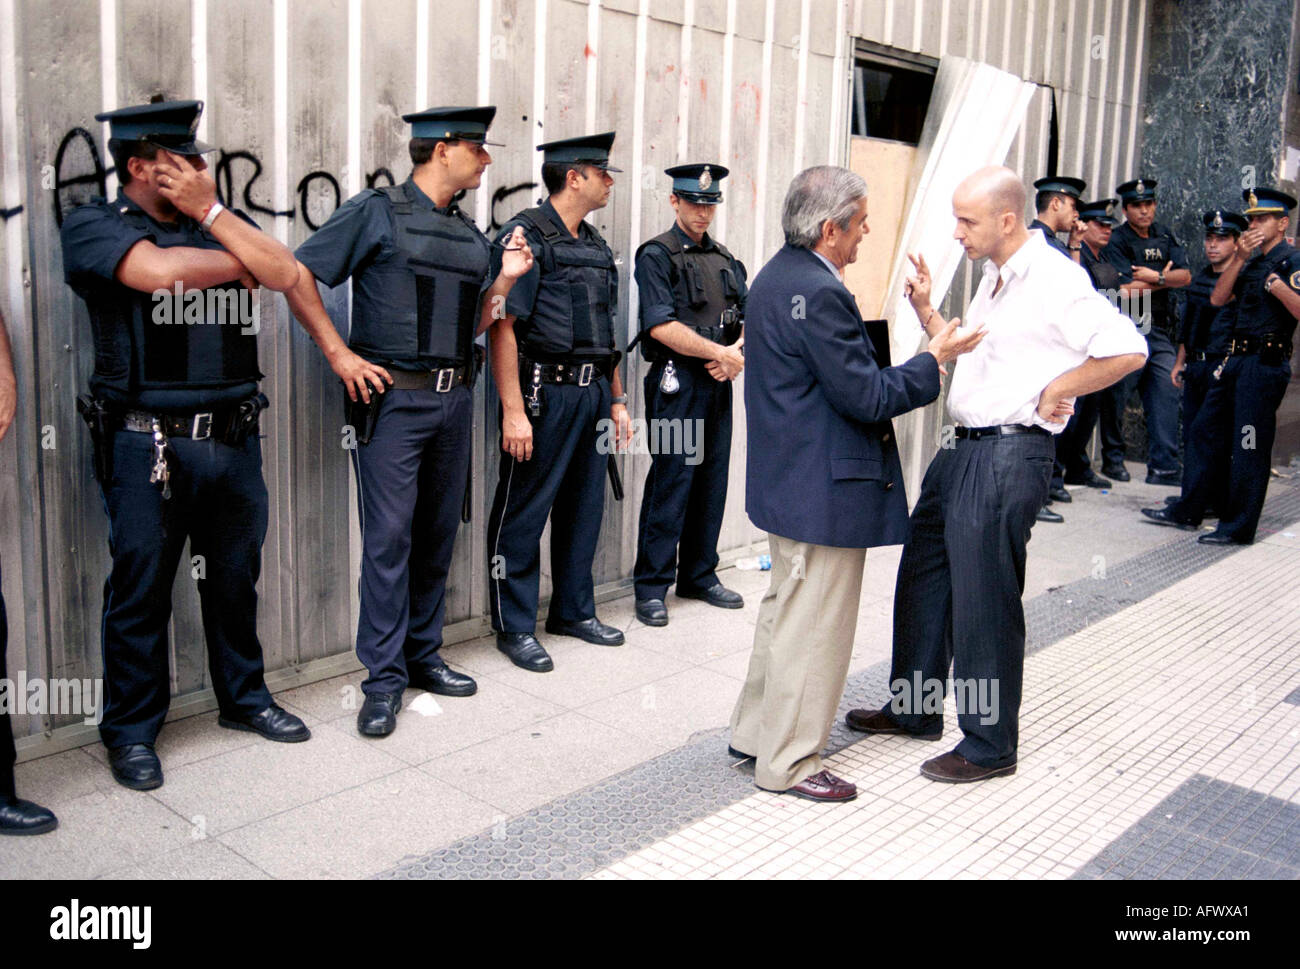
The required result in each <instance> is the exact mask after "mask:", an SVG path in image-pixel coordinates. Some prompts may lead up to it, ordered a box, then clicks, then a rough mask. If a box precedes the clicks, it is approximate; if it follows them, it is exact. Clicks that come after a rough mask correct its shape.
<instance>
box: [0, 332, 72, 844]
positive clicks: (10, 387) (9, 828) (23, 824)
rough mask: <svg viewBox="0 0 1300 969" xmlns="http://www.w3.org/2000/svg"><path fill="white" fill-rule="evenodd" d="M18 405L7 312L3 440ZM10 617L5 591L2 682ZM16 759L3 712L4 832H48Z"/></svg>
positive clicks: (47, 814)
mask: <svg viewBox="0 0 1300 969" xmlns="http://www.w3.org/2000/svg"><path fill="white" fill-rule="evenodd" d="M17 407H18V382H17V380H15V379H14V360H13V352H12V351H11V350H10V347H9V331H8V330H7V329H6V328H5V320H4V316H3V315H0V441H3V440H4V437H5V435H6V434H7V433H8V432H9V427H10V425H11V424H13V422H14V413H15V412H16V410H17ZM7 619H8V617H7V616H6V615H5V600H4V595H3V594H0V682H4V681H5V680H7V678H8V676H9V674H8V673H7V672H6V671H5V649H6V648H7V647H8V645H9V625H8V622H7ZM11 689H12V687H11ZM10 699H12V698H10ZM16 759H17V751H15V749H14V732H13V727H12V726H11V725H10V723H9V717H8V716H7V715H6V714H5V713H0V834H16V835H24V834H44V833H45V832H47V831H53V830H54V829H55V828H57V827H58V826H59V821H58V819H57V818H56V817H55V816H54V813H53V812H52V811H50V810H49V809H48V808H43V807H41V806H40V805H39V804H33V803H32V802H31V801H24V800H22V799H21V798H19V797H18V794H17V792H16V791H15V789H14V761H15V760H16Z"/></svg>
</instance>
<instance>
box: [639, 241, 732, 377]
mask: <svg viewBox="0 0 1300 969" xmlns="http://www.w3.org/2000/svg"><path fill="white" fill-rule="evenodd" d="M652 245H653V246H659V247H660V248H661V249H663V250H664V251H665V252H666V253H668V260H669V265H670V266H671V271H670V275H669V281H670V282H671V283H672V286H673V312H674V314H675V318H676V320H677V321H678V322H679V323H684V324H686V325H687V326H689V327H691V328H692V329H694V330H695V332H697V333H699V334H700V335H701V336H703V337H704V338H706V339H709V340H713V341H714V342H716V343H730V342H732V341H733V340H735V339H736V337H738V336H739V323H738V321H737V322H736V323H734V324H731V325H729V326H728V327H726V329H727V332H725V333H724V326H723V314H724V313H725V312H726V311H727V310H728V309H730V308H732V307H737V306H739V305H740V279H741V270H740V266H739V264H738V263H737V261H736V257H735V256H733V255H732V254H731V253H730V252H728V251H727V249H726V247H725V246H723V245H721V244H720V243H717V242H715V243H714V248H712V249H709V250H704V249H699V248H694V249H690V250H687V248H686V244H685V243H684V242H683V241H682V237H681V234H680V233H678V232H677V230H676V229H669V230H668V231H667V232H665V233H663V234H662V235H657V236H655V237H654V238H653V239H647V240H646V241H645V242H643V243H642V244H641V246H640V247H639V248H638V249H637V251H636V258H637V259H638V260H639V259H640V258H641V254H642V253H643V252H645V249H646V247H647V246H652ZM642 327H643V329H642V334H641V336H640V337H639V340H640V343H641V353H642V355H643V356H644V357H645V358H646V359H647V360H657V359H659V358H660V357H663V356H666V355H667V352H668V351H667V349H666V348H665V347H664V345H663V344H662V343H660V342H659V341H658V340H656V339H655V338H654V337H652V336H650V335H649V333H648V332H646V331H645V329H644V321H642ZM733 329H734V330H735V332H732V330H733Z"/></svg>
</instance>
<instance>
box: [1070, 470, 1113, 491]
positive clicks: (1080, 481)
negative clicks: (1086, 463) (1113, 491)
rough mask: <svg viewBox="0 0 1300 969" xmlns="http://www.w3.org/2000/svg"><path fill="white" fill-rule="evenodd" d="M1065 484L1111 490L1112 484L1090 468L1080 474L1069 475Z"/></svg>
mask: <svg viewBox="0 0 1300 969" xmlns="http://www.w3.org/2000/svg"><path fill="white" fill-rule="evenodd" d="M1065 483H1066V484H1072V485H1085V486H1087V487H1089V488H1109V487H1110V482H1109V481H1107V480H1106V479H1105V478H1103V477H1102V476H1101V475H1099V474H1098V473H1097V472H1096V471H1094V470H1092V468H1089V469H1088V470H1087V471H1084V472H1082V473H1080V474H1067V475H1066V476H1065Z"/></svg>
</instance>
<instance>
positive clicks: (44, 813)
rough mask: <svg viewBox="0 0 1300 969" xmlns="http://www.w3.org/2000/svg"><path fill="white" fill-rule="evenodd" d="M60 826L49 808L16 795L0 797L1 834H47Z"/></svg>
mask: <svg viewBox="0 0 1300 969" xmlns="http://www.w3.org/2000/svg"><path fill="white" fill-rule="evenodd" d="M58 826H59V819H58V818H56V817H55V816H54V812H53V811H51V810H50V809H49V808H43V807H41V806H40V805H39V804H33V803H32V802H31V801H21V800H19V799H18V798H16V797H0V834H13V835H19V836H21V835H25V834H45V832H47V831H53V830H54V829H55V828H57V827H58Z"/></svg>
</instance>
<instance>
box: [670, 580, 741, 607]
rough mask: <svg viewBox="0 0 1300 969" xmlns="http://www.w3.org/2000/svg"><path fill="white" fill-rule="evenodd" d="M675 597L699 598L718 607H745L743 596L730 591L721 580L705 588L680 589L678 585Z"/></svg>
mask: <svg viewBox="0 0 1300 969" xmlns="http://www.w3.org/2000/svg"><path fill="white" fill-rule="evenodd" d="M677 598H679V599H701V600H703V601H704V602H707V603H708V604H709V605H711V606H717V607H718V608H719V609H744V608H745V599H744V597H743V596H742V595H741V594H740V593H739V592H732V591H731V590H730V589H728V588H727V587H726V586H724V585H723V584H722V583H721V582H717V583H714V584H713V585H711V586H709V587H708V588H707V589H682V588H681V587H680V586H678V588H677Z"/></svg>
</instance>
